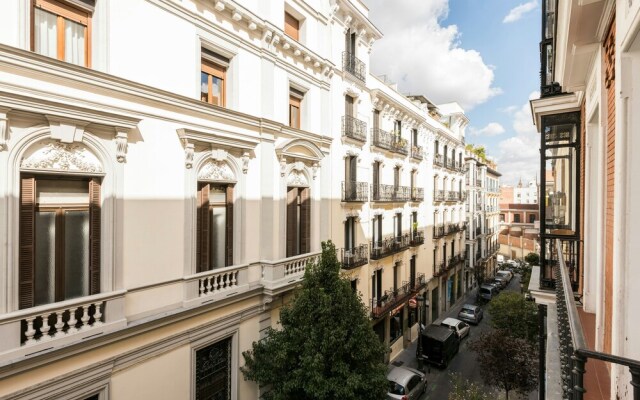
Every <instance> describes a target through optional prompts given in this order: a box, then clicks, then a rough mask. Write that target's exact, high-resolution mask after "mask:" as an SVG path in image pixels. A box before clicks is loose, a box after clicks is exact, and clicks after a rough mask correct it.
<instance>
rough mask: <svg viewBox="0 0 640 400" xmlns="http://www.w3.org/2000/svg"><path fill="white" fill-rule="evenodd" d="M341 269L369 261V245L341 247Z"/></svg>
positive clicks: (354, 266) (358, 265)
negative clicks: (349, 247)
mask: <svg viewBox="0 0 640 400" xmlns="http://www.w3.org/2000/svg"><path fill="white" fill-rule="evenodd" d="M341 250H342V254H341V259H342V269H352V268H356V267H360V266H362V265H365V264H366V263H368V262H369V246H368V245H367V244H361V245H359V246H357V247H354V248H351V249H341Z"/></svg>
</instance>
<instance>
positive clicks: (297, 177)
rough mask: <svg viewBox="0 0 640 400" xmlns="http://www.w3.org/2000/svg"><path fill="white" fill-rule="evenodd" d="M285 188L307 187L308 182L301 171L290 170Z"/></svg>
mask: <svg viewBox="0 0 640 400" xmlns="http://www.w3.org/2000/svg"><path fill="white" fill-rule="evenodd" d="M287 186H293V187H308V186H309V181H308V180H307V177H306V176H305V175H304V173H303V172H302V171H301V170H297V169H295V168H294V169H292V170H291V172H289V176H288V177H287Z"/></svg>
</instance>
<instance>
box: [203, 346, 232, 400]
mask: <svg viewBox="0 0 640 400" xmlns="http://www.w3.org/2000/svg"><path fill="white" fill-rule="evenodd" d="M195 392H196V400H208V399H216V400H230V399H231V338H228V339H224V340H222V341H220V342H217V343H214V344H212V345H210V346H207V347H205V348H202V349H200V350H198V351H196V379H195Z"/></svg>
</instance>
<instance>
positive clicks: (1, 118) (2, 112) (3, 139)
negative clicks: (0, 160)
mask: <svg viewBox="0 0 640 400" xmlns="http://www.w3.org/2000/svg"><path fill="white" fill-rule="evenodd" d="M9 111H10V108H5V107H0V151H2V150H7V149H8V148H9V145H8V143H9V118H8V117H7V114H8V113H9Z"/></svg>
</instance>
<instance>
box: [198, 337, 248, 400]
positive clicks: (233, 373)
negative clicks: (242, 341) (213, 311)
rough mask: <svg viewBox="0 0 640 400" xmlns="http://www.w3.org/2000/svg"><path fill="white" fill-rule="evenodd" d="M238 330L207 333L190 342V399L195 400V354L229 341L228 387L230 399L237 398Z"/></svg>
mask: <svg viewBox="0 0 640 400" xmlns="http://www.w3.org/2000/svg"><path fill="white" fill-rule="evenodd" d="M238 334H239V331H238V328H237V327H236V328H234V329H233V331H232V332H229V331H228V330H223V331H218V332H214V333H213V334H211V333H207V334H205V335H201V336H200V337H199V338H198V339H196V340H195V341H193V342H191V362H190V365H191V376H190V379H189V386H190V387H191V399H196V393H197V390H196V374H197V369H196V367H197V364H196V362H197V361H196V353H197V352H198V351H199V350H202V349H205V348H207V347H208V346H211V345H213V344H216V343H219V342H221V341H223V340H230V341H231V344H230V353H231V355H230V359H231V360H230V364H229V374H230V379H231V387H230V396H231V397H230V398H231V399H235V398H237V396H238V385H237V379H238V373H237V371H238V354H239V349H238V346H239V343H238V342H239V340H238Z"/></svg>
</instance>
